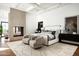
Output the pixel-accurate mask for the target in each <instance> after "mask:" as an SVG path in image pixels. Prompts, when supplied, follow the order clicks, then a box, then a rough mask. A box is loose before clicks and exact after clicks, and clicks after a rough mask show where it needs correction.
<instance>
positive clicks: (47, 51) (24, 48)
mask: <svg viewBox="0 0 79 59" xmlns="http://www.w3.org/2000/svg"><path fill="white" fill-rule="evenodd" d="M7 44H8V46H9V48H10V49H11V50H12V51H13V52H14V53H15V55H16V56H72V55H73V54H74V52H75V51H76V49H77V46H74V45H69V44H64V43H55V44H53V45H51V46H43V47H42V48H40V49H33V48H32V47H30V46H29V45H26V44H24V43H23V42H22V41H15V42H8V43H7Z"/></svg>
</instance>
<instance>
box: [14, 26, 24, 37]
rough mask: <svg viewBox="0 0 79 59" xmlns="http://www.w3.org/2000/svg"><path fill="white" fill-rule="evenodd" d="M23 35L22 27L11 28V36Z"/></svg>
mask: <svg viewBox="0 0 79 59" xmlns="http://www.w3.org/2000/svg"><path fill="white" fill-rule="evenodd" d="M23 35H24V27H22V26H14V27H13V36H14V37H17V36H23Z"/></svg>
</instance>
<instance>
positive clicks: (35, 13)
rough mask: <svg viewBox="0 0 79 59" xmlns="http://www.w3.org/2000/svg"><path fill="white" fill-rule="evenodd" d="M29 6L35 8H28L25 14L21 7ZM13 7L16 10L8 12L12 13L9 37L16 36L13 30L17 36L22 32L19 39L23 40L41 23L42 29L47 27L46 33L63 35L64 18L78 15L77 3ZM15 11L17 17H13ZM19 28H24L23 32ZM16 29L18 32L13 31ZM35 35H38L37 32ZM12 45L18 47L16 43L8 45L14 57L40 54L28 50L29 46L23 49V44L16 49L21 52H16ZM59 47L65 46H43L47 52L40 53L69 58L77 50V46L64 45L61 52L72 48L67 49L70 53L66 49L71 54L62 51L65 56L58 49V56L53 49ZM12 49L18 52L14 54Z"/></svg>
mask: <svg viewBox="0 0 79 59" xmlns="http://www.w3.org/2000/svg"><path fill="white" fill-rule="evenodd" d="M29 4H31V5H33V6H35V8H34V7H30V6H29V7H30V8H31V9H32V10H29V11H28V12H25V10H24V8H22V6H25V7H26V5H29ZM15 5H18V7H17V8H16V7H13V8H11V9H10V12H12V13H10V16H9V17H11V18H9V26H10V28H9V31H10V32H9V35H10V36H13V35H14V34H16V33H14V34H13V29H14V30H15V31H17V33H18V34H19V33H23V32H24V35H22V36H21V37H20V36H19V38H23V36H25V35H28V34H34V33H35V32H36V29H37V28H38V22H41V21H42V23H43V26H42V27H44V28H46V27H47V30H46V31H47V32H49V31H56V32H57V31H59V32H58V33H63V31H64V30H65V20H66V17H73V16H77V15H79V4H78V3H40V4H37V3H26V4H24V5H23V4H22V6H21V5H19V4H15ZM49 6H50V7H49ZM17 9H19V10H17ZM14 10H15V11H14ZM20 10H21V11H20ZM13 11H14V12H15V13H14V12H13ZM16 11H17V15H14V14H16ZM22 12H23V13H22ZM11 14H12V15H11ZM18 16H19V17H18ZM14 19H15V20H16V21H15V20H14ZM23 20H24V21H23ZM11 26H15V27H11ZM19 26H20V29H22V27H24V31H21V30H19ZM16 27H17V28H18V30H16V29H15V28H16ZM44 28H42V29H43V30H44ZM22 30H23V29H22ZM15 31H14V32H15ZM36 34H38V32H37V33H36ZM14 36H15V37H16V36H17V35H14ZM15 37H11V38H10V39H13V38H15ZM57 37H58V36H57ZM16 39H17V38H16ZM54 39H55V38H54ZM58 41H59V40H58ZM58 41H56V42H58ZM24 42H25V41H24ZM47 42H48V41H47ZM53 42H54V41H53ZM14 43H15V44H14ZM18 43H21V42H20V41H18ZM32 44H33V42H31V43H30V45H31V46H32ZM52 44H53V43H52ZM13 45H14V46H17V45H18V44H17V41H16V42H13V43H12V42H10V44H9V47H10V48H11V50H12V51H13V52H14V53H15V54H16V55H19V56H22V55H33V53H34V55H40V52H39V51H38V50H34V49H30V46H29V45H26V46H27V47H28V48H27V47H25V45H24V44H21V45H23V46H19V47H18V48H19V49H21V50H18V48H16V47H13ZM49 45H50V44H49ZM58 45H59V46H58ZM61 45H62V46H64V45H65V44H61V43H57V44H56V45H54V44H53V45H52V46H51V45H50V46H48V47H46V46H44V47H43V48H44V49H47V50H46V51H47V52H45V54H44V53H41V55H45V56H48V55H49V56H50V55H58V56H59V55H60V56H62V55H70V56H71V55H74V53H75V52H76V49H77V48H78V46H74V45H69V44H66V45H65V46H66V47H62V48H63V49H62V51H63V50H64V49H65V48H69V47H71V48H73V49H71V48H69V49H70V50H71V51H70V50H69V49H67V51H68V52H69V51H70V52H71V53H68V52H66V51H63V52H66V54H65V53H63V52H61V51H60V50H61V49H59V50H58V51H60V52H61V53H60V54H58V53H57V52H58V51H57V52H56V51H55V49H57V48H59V47H61ZM11 46H12V47H11ZM21 47H25V48H27V49H26V50H27V51H29V53H28V54H27V53H25V49H24V50H22V48H21ZM52 47H53V48H52ZM14 49H16V51H17V52H19V53H17V52H15V50H14ZM44 49H42V50H41V51H44ZM51 49H54V50H53V51H52V52H54V51H55V52H54V54H52V53H50V51H51ZM49 50H50V51H49ZM31 51H33V52H32V54H30V53H31ZM22 52H23V54H22Z"/></svg>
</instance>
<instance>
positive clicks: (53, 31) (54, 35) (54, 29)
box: [31, 25, 61, 45]
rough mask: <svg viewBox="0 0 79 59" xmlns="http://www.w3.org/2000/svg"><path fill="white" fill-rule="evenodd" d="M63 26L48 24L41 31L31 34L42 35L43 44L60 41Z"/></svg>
mask: <svg viewBox="0 0 79 59" xmlns="http://www.w3.org/2000/svg"><path fill="white" fill-rule="evenodd" d="M60 29H61V26H60V25H54V26H46V27H44V28H43V29H42V32H41V33H34V34H31V36H40V37H43V39H42V42H43V45H51V44H54V43H56V42H58V41H59V38H58V36H59V33H60Z"/></svg>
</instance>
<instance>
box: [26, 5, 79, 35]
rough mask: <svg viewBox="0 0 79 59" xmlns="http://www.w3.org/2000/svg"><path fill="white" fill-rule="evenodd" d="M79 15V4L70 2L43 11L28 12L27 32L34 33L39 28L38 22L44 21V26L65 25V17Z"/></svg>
mask: <svg viewBox="0 0 79 59" xmlns="http://www.w3.org/2000/svg"><path fill="white" fill-rule="evenodd" d="M76 15H79V4H69V5H66V6H64V7H60V8H58V9H51V10H50V11H47V12H42V13H33V14H30V13H28V14H27V16H26V20H27V21H26V32H27V34H28V33H34V31H35V30H36V28H37V24H38V23H37V22H38V21H43V22H44V26H52V25H62V27H64V26H65V18H66V17H69V16H76Z"/></svg>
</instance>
